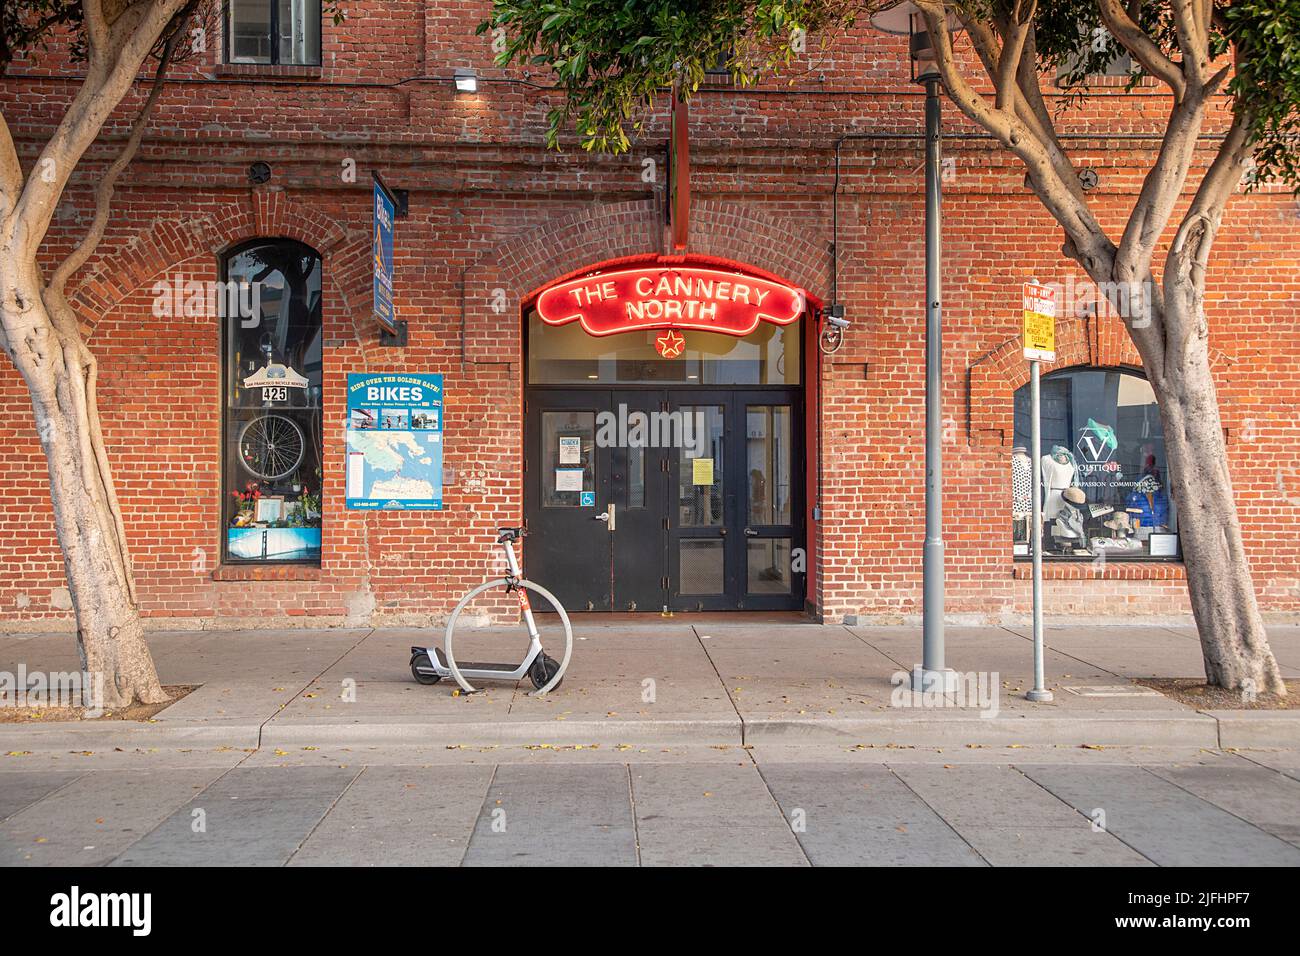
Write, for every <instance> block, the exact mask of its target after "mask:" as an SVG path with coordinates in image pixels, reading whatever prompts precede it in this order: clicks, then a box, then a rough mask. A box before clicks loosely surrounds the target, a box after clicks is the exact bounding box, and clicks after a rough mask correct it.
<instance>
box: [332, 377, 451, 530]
mask: <svg viewBox="0 0 1300 956" xmlns="http://www.w3.org/2000/svg"><path fill="white" fill-rule="evenodd" d="M347 434H348V464H347V483H346V484H347V487H346V490H345V495H346V500H347V506H348V507H349V508H358V509H363V510H372V511H412V510H419V509H425V510H430V509H432V510H440V509H441V508H442V376H441V375H430V374H423V373H399V372H386V373H370V372H362V373H359V374H358V373H354V374H350V375H349V376H348V429H347Z"/></svg>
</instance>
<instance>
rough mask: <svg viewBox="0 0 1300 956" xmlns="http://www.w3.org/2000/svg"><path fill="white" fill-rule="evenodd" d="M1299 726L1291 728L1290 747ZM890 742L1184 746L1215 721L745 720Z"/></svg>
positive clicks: (787, 732) (1215, 738)
mask: <svg viewBox="0 0 1300 956" xmlns="http://www.w3.org/2000/svg"><path fill="white" fill-rule="evenodd" d="M1297 733H1300V725H1296V727H1295V730H1293V731H1292V733H1291V735H1290V736H1291V741H1292V743H1291V746H1296V745H1297V744H1300V740H1298V739H1297ZM849 741H852V742H853V743H862V744H873V745H877V746H882V745H889V744H894V745H896V746H912V747H960V746H965V745H967V744H970V745H972V746H1006V745H1007V744H1024V745H1026V746H1029V745H1036V746H1056V745H1061V746H1072V747H1077V746H1083V745H1085V744H1095V745H1097V746H1108V747H1160V746H1180V747H1181V746H1187V747H1210V748H1217V747H1219V746H1220V743H1219V724H1218V722H1217V721H1216V720H1215V718H1214V717H1213V716H1211V715H1208V714H1187V715H1181V716H1178V717H1153V716H1151V714H1150V712H1146V713H1118V714H1111V715H1106V716H1090V717H1068V718H1067V717H1035V716H1014V717H1013V716H1006V717H992V718H981V717H978V716H970V717H968V716H952V717H945V718H942V719H926V718H924V717H908V718H898V717H893V716H881V717H875V718H839V719H835V718H832V719H813V720H808V719H799V718H789V719H786V718H777V719H770V720H753V721H746V722H745V743H747V744H759V743H764V744H777V743H786V744H789V743H815V742H834V743H847V742H849Z"/></svg>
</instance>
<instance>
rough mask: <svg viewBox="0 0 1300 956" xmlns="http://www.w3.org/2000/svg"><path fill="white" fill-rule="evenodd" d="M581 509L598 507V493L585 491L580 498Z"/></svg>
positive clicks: (579, 505)
mask: <svg viewBox="0 0 1300 956" xmlns="http://www.w3.org/2000/svg"><path fill="white" fill-rule="evenodd" d="M578 507H579V508H594V507H596V493H595V492H594V491H584V492H582V494H580V495H579V496H578Z"/></svg>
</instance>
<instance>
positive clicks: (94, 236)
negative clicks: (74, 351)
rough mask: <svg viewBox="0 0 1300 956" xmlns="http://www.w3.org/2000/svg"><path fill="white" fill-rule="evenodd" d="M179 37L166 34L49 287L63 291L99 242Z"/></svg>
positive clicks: (178, 34) (147, 121) (137, 147)
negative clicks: (140, 101) (144, 93)
mask: <svg viewBox="0 0 1300 956" xmlns="http://www.w3.org/2000/svg"><path fill="white" fill-rule="evenodd" d="M180 39H181V31H179V30H176V31H173V32H172V34H171V36H169V37H168V38H167V43H166V45H165V46H164V47H163V52H162V55H161V56H160V57H159V60H158V67H157V69H156V70H155V71H154V77H153V83H152V85H151V86H150V89H149V96H148V98H147V99H146V100H145V102H144V105H143V106H141V107H140V111H139V112H138V113H137V114H136V118H135V121H134V122H133V123H132V124H131V133H130V135H129V136H128V137H127V140H126V142H125V143H124V144H123V146H122V149H121V151H120V152H119V153H118V155H117V158H116V159H114V160H113V162H112V163H111V164H110V165H109V167H108V169H106V170H105V171H104V174H103V176H102V177H101V178H100V181H99V185H98V186H96V187H95V215H94V218H93V220H92V221H91V224H90V228H89V229H87V230H86V235H85V236H84V237H83V238H82V240H81V242H79V243H78V244H77V246H76V248H75V249H73V250H72V252H71V253H69V255H68V256H67V258H66V259H64V260H63V261H62V262H61V263H59V265H58V267H57V268H55V270H54V273H53V275H51V277H50V283H49V285H50V287H51V288H53V289H57V290H59V291H60V292H62V291H63V289H64V287H65V286H66V285H67V281H68V279H69V278H70V277H71V276H72V275H73V274H74V273H75V272H76V271H77V270H78V269H80V268H81V267H82V266H83V265H85V264H86V261H87V260H88V259H89V258H90V257H91V256H92V255H93V254H94V252H95V249H96V248H97V247H98V246H99V243H100V240H102V239H103V238H104V230H105V229H106V228H107V227H108V217H109V213H110V211H111V209H112V203H113V192H114V190H115V189H116V187H117V181H118V179H119V178H120V177H121V175H122V171H123V170H125V169H126V167H127V166H128V165H130V163H131V160H132V159H134V158H135V154H136V152H137V150H138V149H139V148H140V141H141V140H142V139H143V138H144V131H145V129H146V127H148V125H149V117H150V115H151V114H152V113H153V108H154V105H155V104H156V103H157V102H158V98H159V96H160V95H161V93H162V89H163V83H164V80H165V78H166V74H167V68H168V67H169V66H170V64H171V59H172V56H173V54H174V53H175V52H176V45H177V43H178V42H179V41H180Z"/></svg>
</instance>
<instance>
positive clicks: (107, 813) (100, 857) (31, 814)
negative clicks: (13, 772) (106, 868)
mask: <svg viewBox="0 0 1300 956" xmlns="http://www.w3.org/2000/svg"><path fill="white" fill-rule="evenodd" d="M225 772H226V769H225V768H223V767H203V768H194V769H187V770H176V769H170V770H169V769H162V770H159V769H143V770H96V771H93V772H91V773H88V774H85V775H83V776H80V777H78V778H77V780H76V782H74V783H72V784H70V785H68V786H66V787H63V788H62V789H60V790H58V791H57V792H55V793H52V794H50V795H49V796H47V797H46V798H45V799H43V800H41V801H40V802H39V803H37V804H35V805H33V806H30V807H28V808H27V809H25V810H23V811H22V812H21V813H17V814H15V815H14V816H12V817H10V818H9V819H8V820H6V821H5V822H4V823H3V824H2V825H0V866H101V865H103V864H104V863H107V862H108V861H110V860H112V859H113V858H114V857H115V856H117V855H118V854H119V853H121V852H122V851H124V850H125V849H126V848H127V847H129V846H130V845H131V844H132V843H134V842H135V841H136V840H138V839H140V838H141V837H142V836H144V835H145V834H146V833H148V832H149V831H150V830H152V829H153V828H154V827H155V826H157V825H158V824H160V823H162V822H163V820H165V819H166V818H167V817H168V816H169V815H171V814H172V813H174V812H175V811H176V810H177V809H178V808H179V807H181V806H183V805H185V804H187V803H189V802H190V801H191V800H193V799H194V798H195V796H196V795H197V794H198V793H199V792H201V791H202V790H203V788H204V787H206V786H208V784H210V783H211V782H212V781H213V780H215V779H217V778H218V777H219V776H221V774H223V773H225ZM3 785H4V783H3V780H0V787H3Z"/></svg>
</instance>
